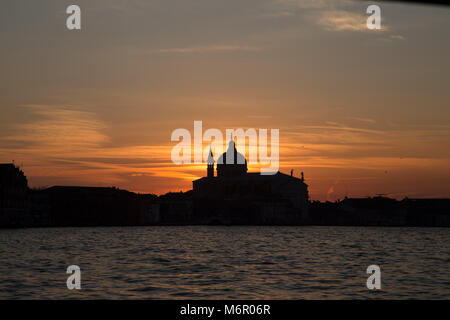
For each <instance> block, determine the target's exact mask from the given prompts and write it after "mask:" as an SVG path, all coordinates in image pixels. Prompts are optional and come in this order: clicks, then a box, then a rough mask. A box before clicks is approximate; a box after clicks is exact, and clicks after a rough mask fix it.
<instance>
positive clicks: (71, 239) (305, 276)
mask: <svg viewBox="0 0 450 320" xmlns="http://www.w3.org/2000/svg"><path fill="white" fill-rule="evenodd" d="M0 252H1V261H0V298H3V299H74V298H75V299H78V298H87V299H99V298H103V299H149V298H151V299H365V298H375V299H379V298H382V299H385V298H392V299H410V298H414V299H418V298H421V299H448V298H450V270H449V262H450V229H441V228H363V227H212V226H211V227H209V226H192V227H190V226H188V227H113V228H54V229H18V230H0ZM72 264H75V265H79V266H80V268H81V272H82V275H81V286H82V289H81V290H68V289H67V287H66V279H67V277H68V275H67V274H66V268H67V267H68V266H69V265H72ZM371 264H377V265H379V266H380V267H381V271H382V279H381V280H382V289H381V290H380V291H376V292H374V291H369V290H368V289H367V288H366V279H367V277H368V275H367V274H366V273H365V271H366V268H367V267H368V266H369V265H371Z"/></svg>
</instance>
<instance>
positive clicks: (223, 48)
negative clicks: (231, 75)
mask: <svg viewBox="0 0 450 320" xmlns="http://www.w3.org/2000/svg"><path fill="white" fill-rule="evenodd" d="M260 50H261V48H258V47H253V46H245V45H206V46H193V47H181V48H167V49H157V50H153V51H152V52H155V53H180V54H183V53H214V52H239V51H240V52H256V51H260Z"/></svg>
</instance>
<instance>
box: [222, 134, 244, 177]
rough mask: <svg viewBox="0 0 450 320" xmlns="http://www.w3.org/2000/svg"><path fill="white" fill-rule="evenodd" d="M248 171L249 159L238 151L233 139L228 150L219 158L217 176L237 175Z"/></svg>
mask: <svg viewBox="0 0 450 320" xmlns="http://www.w3.org/2000/svg"><path fill="white" fill-rule="evenodd" d="M245 173H247V160H246V159H245V157H244V156H243V155H242V154H241V153H239V152H237V150H236V145H235V143H234V141H233V140H231V141H230V143H229V144H228V149H227V152H225V153H223V154H222V155H221V156H220V157H219V159H218V160H217V176H235V175H240V174H245Z"/></svg>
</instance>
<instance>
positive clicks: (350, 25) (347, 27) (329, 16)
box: [317, 10, 386, 31]
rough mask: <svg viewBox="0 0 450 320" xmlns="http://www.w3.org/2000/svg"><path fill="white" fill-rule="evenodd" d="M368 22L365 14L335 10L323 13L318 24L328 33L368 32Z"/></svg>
mask: <svg viewBox="0 0 450 320" xmlns="http://www.w3.org/2000/svg"><path fill="white" fill-rule="evenodd" d="M366 21H367V16H365V15H363V14H360V13H355V12H349V11H344V10H333V11H325V12H322V13H321V14H320V16H319V18H318V21H317V23H318V24H319V25H320V26H321V27H322V28H323V29H325V30H327V31H368V30H369V29H368V28H367V25H366ZM383 29H386V27H385V26H383Z"/></svg>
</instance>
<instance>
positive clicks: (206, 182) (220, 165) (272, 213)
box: [193, 139, 309, 224]
mask: <svg viewBox="0 0 450 320" xmlns="http://www.w3.org/2000/svg"><path fill="white" fill-rule="evenodd" d="M215 163H216V162H215V160H214V156H213V153H212V150H211V149H210V152H209V156H208V160H207V172H206V177H203V178H200V179H198V180H194V181H193V199H194V217H195V220H197V221H201V222H203V223H207V224H247V223H248V224H289V223H293V224H297V223H301V222H302V221H305V220H307V218H308V201H309V199H308V185H307V184H306V183H305V182H304V178H303V173H302V177H301V178H297V177H294V176H293V175H292V172H291V175H287V174H284V173H281V172H279V171H278V172H276V173H275V174H273V175H261V174H260V173H259V172H248V168H247V160H246V159H245V157H244V155H242V154H241V153H239V152H238V151H237V149H236V144H235V142H234V141H233V139H231V140H230V142H229V143H228V149H227V151H226V152H224V153H223V154H222V155H220V157H219V158H218V159H217V168H216V171H217V175H215V174H214V165H215Z"/></svg>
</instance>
